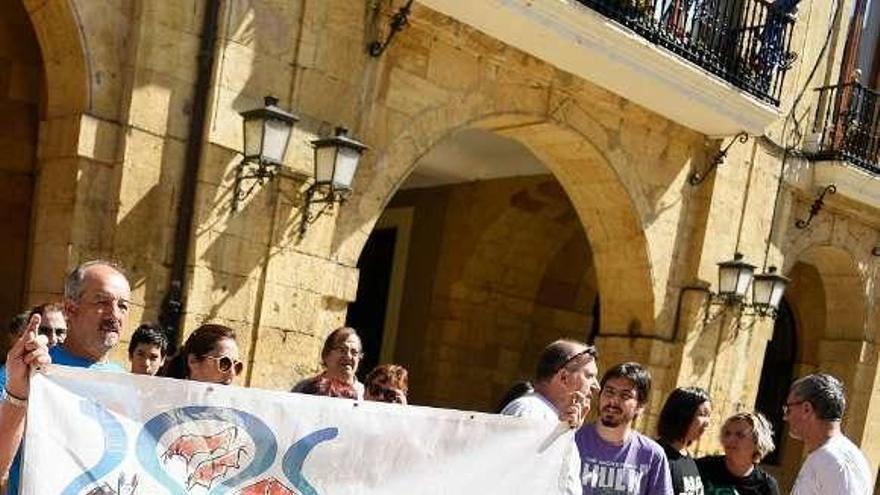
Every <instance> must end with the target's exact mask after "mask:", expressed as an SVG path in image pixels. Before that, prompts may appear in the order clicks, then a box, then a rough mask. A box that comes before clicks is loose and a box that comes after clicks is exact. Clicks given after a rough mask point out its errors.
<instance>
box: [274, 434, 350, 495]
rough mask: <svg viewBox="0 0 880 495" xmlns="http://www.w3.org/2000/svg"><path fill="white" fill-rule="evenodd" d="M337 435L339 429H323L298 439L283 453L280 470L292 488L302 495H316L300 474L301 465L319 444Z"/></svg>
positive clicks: (315, 491) (316, 492)
mask: <svg viewBox="0 0 880 495" xmlns="http://www.w3.org/2000/svg"><path fill="white" fill-rule="evenodd" d="M338 435H339V428H324V429H323V430H318V431H316V432H314V433H309V434H308V435H306V436H304V437H302V438H300V439H299V440H297V441H296V443H294V444H293V445H291V446H290V448H289V449H287V452H285V453H284V460H283V461H282V463H281V470H282V471H284V475H285V476H287V480H288V481H290V482H291V483H292V484H293V487H294V488H296V489H297V490H299V492H300V493H301V494H302V495H318V491H317V490H315V488H314V487H312V485H311V484H310V483H309V482H308V480H306V478H305V476H303V474H302V468H303V464H304V463H305V462H306V457H308V455H309V453H311V451H312V449H314V448H315V446H316V445H318V444H319V443H321V442H326V441H328V440H333V439H334V438H336V437H337V436H338Z"/></svg>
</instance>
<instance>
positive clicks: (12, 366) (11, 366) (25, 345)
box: [6, 315, 51, 400]
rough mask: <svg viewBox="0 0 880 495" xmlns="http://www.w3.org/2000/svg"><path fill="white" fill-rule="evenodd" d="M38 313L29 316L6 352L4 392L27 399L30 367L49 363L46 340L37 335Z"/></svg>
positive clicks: (42, 336) (44, 337)
mask: <svg viewBox="0 0 880 495" xmlns="http://www.w3.org/2000/svg"><path fill="white" fill-rule="evenodd" d="M39 327H40V315H33V316H31V318H30V320H28V324H27V328H25V330H24V332H22V334H21V337H19V339H18V340H17V341H16V342H15V344H14V345H13V346H12V349H9V352H8V353H7V354H6V393H7V394H9V395H11V396H12V397H14V398H17V399H22V400H27V397H28V394H29V388H30V369H31V367H34V366H43V365H46V364H49V362H50V361H51V360H50V359H49V348H48V346H47V344H48V340H47V339H46V336H45V335H37V329H38V328H39Z"/></svg>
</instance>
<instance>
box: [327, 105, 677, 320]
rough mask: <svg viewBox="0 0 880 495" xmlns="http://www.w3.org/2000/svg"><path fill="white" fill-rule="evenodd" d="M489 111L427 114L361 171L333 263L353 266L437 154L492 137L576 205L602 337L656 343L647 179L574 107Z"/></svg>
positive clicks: (463, 108)
mask: <svg viewBox="0 0 880 495" xmlns="http://www.w3.org/2000/svg"><path fill="white" fill-rule="evenodd" d="M487 103H489V102H486V101H484V100H483V99H481V98H479V97H477V96H470V97H464V98H463V99H462V100H461V101H459V102H456V104H454V105H451V106H448V107H443V108H441V109H437V110H432V111H429V112H426V113H425V114H424V115H423V116H421V117H420V118H418V119H416V121H414V122H412V123H411V125H410V126H408V127H407V130H406V131H404V132H403V133H402V134H401V135H400V136H398V137H397V138H396V139H395V140H394V141H392V142H391V143H390V144H389V145H388V146H387V148H385V150H384V153H381V154H379V156H378V157H377V158H376V159H375V162H374V163H371V164H368V165H367V166H364V167H362V170H361V171H359V172H358V174H359V176H358V177H357V178H356V180H355V186H354V188H355V195H354V197H353V198H352V200H351V204H350V205H349V206H348V207H347V208H345V209H343V210H342V211H341V213H340V217H339V219H338V221H337V229H336V233H335V236H334V239H333V249H334V256H335V257H336V258H337V259H338V260H339V261H341V262H343V263H346V264H350V265H353V264H354V262H355V261H356V259H357V255H358V254H359V253H360V249H361V247H362V245H363V243H364V242H365V241H366V238H367V236H368V235H369V232H370V231H371V229H372V225H373V224H374V222H375V221H376V219H378V217H379V215H380V214H381V212H382V210H383V209H384V207H385V205H386V204H387V202H388V201H389V200H390V198H391V196H392V195H393V194H394V192H395V191H396V190H397V188H398V187H399V186H400V184H402V183H403V181H404V180H405V179H406V177H408V176H409V174H410V173H411V172H412V170H413V169H414V167H415V166H416V164H417V162H418V160H419V158H420V157H422V156H423V155H425V154H426V153H427V152H428V151H429V150H430V149H431V148H432V147H433V146H436V145H437V143H439V142H441V141H442V139H444V138H446V137H447V136H449V135H451V134H453V133H454V132H456V131H459V130H461V129H464V128H467V127H476V128H480V129H485V130H488V131H491V132H495V133H497V134H499V135H502V136H505V137H508V138H512V139H515V140H517V141H518V142H520V143H521V144H523V145H524V146H526V147H527V148H528V149H529V150H530V151H531V152H532V153H534V154H535V155H536V156H537V157H538V158H539V159H540V160H541V161H542V162H543V163H545V164H546V166H547V168H548V169H549V170H550V171H551V172H552V173H553V175H554V176H555V177H556V178H557V180H558V181H559V183H560V184H561V186H562V188H563V189H564V190H565V192H566V194H567V195H568V197H569V198H570V200H571V202H572V205H573V206H574V209H575V211H576V212H577V214H578V216H579V218H580V221H581V223H582V225H583V227H584V230H585V232H586V234H587V237H589V239H590V243H591V246H592V248H593V252H594V256H595V259H596V267H597V278H598V283H599V287H600V291H601V292H602V294H603V305H602V315H601V320H602V322H603V327H605V329H607V330H605V331H604V332H603V333H607V334H622V335H626V334H637V335H650V334H652V332H654V331H655V314H656V313H657V312H658V311H659V309H658V308H657V307H656V306H657V305H659V304H661V303H659V302H658V300H657V298H658V295H659V298H660V299H661V300H662V299H663V297H662V296H663V293H662V291H664V290H665V287H663V288H662V289H660V288H658V289H656V290H658V291H660V293H659V294H658V293H655V287H656V285H655V283H654V282H655V281H654V279H653V278H654V275H655V274H654V273H652V261H651V260H652V253H651V252H650V249H649V248H650V246H649V245H648V242H647V238H646V235H645V228H644V224H645V222H644V221H643V220H644V219H646V218H650V217H651V216H652V215H653V212H652V211H651V208H650V207H649V205H648V204H647V201H646V200H645V199H644V195H643V194H642V193H641V191H640V187H642V185H641V183H640V182H639V180H638V177H637V176H636V175H637V173H638V171H637V170H636V168H635V167H632V166H631V165H632V164H631V163H630V158H629V157H628V156H627V155H626V154H625V153H622V152H617V151H616V150H615V148H614V146H612V145H611V144H610V143H609V142H608V141H609V139H610V136H609V135H607V133H606V132H605V131H604V130H603V129H602V127H601V125H599V124H598V122H596V121H595V119H594V117H592V116H591V115H590V114H589V113H588V112H586V111H584V110H583V109H582V108H580V107H579V106H578V105H577V104H575V103H570V102H569V103H566V104H564V105H561V106H560V107H559V108H557V109H556V111H555V112H554V114H553V116H547V115H546V114H542V113H535V112H533V111H532V112H525V111H524V110H528V106H529V105H530V104H532V105H539V106H541V107H543V106H544V105H545V102H543V101H540V102H534V101H533V102H530V101H528V99H524V100H521V101H519V104H518V105H510V106H511V107H512V108H513V109H514V110H517V109H518V110H523V111H512V112H498V111H493V110H492V106H493V105H491V104H488V105H487ZM507 103H510V102H507ZM499 104H502V103H501V102H495V105H499ZM524 107H525V108H524ZM487 109H488V111H487ZM600 150H606V153H603V152H602V151H600ZM607 150H613V151H614V152H613V153H608V152H607ZM657 285H660V284H657Z"/></svg>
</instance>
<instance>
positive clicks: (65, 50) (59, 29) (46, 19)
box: [22, 0, 91, 120]
mask: <svg viewBox="0 0 880 495" xmlns="http://www.w3.org/2000/svg"><path fill="white" fill-rule="evenodd" d="M22 4H23V5H24V7H25V9H26V10H27V14H28V17H29V19H30V21H31V24H32V26H33V28H34V32H35V33H36V35H37V40H38V41H39V44H40V51H41V52H42V56H43V64H44V72H45V79H46V84H45V101H44V104H43V108H42V109H41V110H42V112H41V113H42V119H43V120H51V119H55V118H59V117H65V116H78V115H79V114H82V113H84V112H86V111H87V110H88V109H89V107H90V102H91V94H90V93H91V91H90V84H89V74H88V61H87V59H86V52H85V50H84V46H83V33H82V32H81V30H80V23H79V22H78V20H77V18H78V15H77V13H76V11H75V10H74V9H75V2H71V1H66V0H48V1H37V0H22Z"/></svg>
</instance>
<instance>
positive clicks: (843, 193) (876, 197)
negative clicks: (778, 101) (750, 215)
mask: <svg viewBox="0 0 880 495" xmlns="http://www.w3.org/2000/svg"><path fill="white" fill-rule="evenodd" d="M816 91H818V92H819V93H820V98H819V99H818V102H819V103H818V106H817V109H816V121H815V127H814V132H813V133H812V134H811V135H810V136H809V138H808V139H807V141H806V142H805V143H804V154H805V155H806V157H807V158H808V159H809V160H810V161H811V162H813V163H812V164H808V163H807V162H804V163H803V166H801V167H791V169H792V170H791V171H790V172H789V173H788V175H789V177H788V182H789V183H790V184H791V185H792V186H793V187H795V188H798V189H800V190H802V191H804V192H806V193H807V194H808V195H809V194H814V193H815V191H819V190H822V189H824V188H826V187H828V186H830V185H834V186H835V187H836V188H837V196H838V197H841V198H845V199H847V200H849V201H847V202H845V203H842V202H838V203H837V206H838V207H844V208H851V209H852V211H854V212H855V211H860V210H861V209H862V208H865V207H867V208H869V209H870V210H872V211H880V94H878V93H877V91H873V90H871V89H868V88H866V87H864V86H862V85H860V84H857V83H850V84H839V85H835V86H826V87H822V88H818V89H817V90H816Z"/></svg>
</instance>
